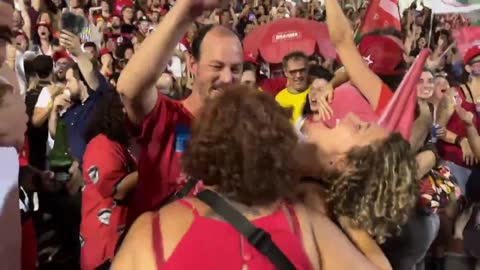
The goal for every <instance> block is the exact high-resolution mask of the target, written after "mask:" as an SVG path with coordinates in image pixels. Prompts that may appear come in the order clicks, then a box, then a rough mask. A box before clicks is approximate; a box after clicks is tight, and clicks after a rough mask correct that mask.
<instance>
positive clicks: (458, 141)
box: [455, 136, 465, 147]
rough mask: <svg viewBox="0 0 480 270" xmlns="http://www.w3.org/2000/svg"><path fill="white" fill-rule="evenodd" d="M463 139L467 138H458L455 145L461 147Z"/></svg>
mask: <svg viewBox="0 0 480 270" xmlns="http://www.w3.org/2000/svg"><path fill="white" fill-rule="evenodd" d="M463 139H465V137H462V136H457V138H455V145H456V146H458V147H461V145H460V144H461V143H462V141H463Z"/></svg>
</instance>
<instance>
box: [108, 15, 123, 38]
mask: <svg viewBox="0 0 480 270" xmlns="http://www.w3.org/2000/svg"><path fill="white" fill-rule="evenodd" d="M110 23H111V32H112V34H116V35H121V34H122V20H121V19H120V17H119V16H117V15H113V16H112V17H111V18H110Z"/></svg>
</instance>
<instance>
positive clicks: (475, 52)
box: [463, 45, 480, 65]
mask: <svg viewBox="0 0 480 270" xmlns="http://www.w3.org/2000/svg"><path fill="white" fill-rule="evenodd" d="M479 55H480V45H477V46H474V47H471V48H470V49H468V51H467V52H466V53H465V56H464V57H463V63H464V64H465V65H466V64H468V63H469V62H470V61H472V59H473V58H475V57H476V56H479Z"/></svg>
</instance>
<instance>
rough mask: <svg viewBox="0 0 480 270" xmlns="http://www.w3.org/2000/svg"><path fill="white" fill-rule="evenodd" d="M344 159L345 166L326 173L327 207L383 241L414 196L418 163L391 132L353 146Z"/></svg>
mask: <svg viewBox="0 0 480 270" xmlns="http://www.w3.org/2000/svg"><path fill="white" fill-rule="evenodd" d="M346 163H347V164H346V169H343V170H342V171H337V172H334V173H333V174H332V175H330V176H329V180H330V182H331V186H330V190H329V195H328V200H327V201H328V205H329V208H330V210H331V211H332V213H333V215H334V216H335V217H341V216H344V217H348V218H350V219H351V220H352V221H353V225H354V226H356V227H358V228H361V229H364V230H366V231H367V232H368V233H369V234H370V235H371V236H373V237H374V238H375V239H376V241H377V242H379V243H383V242H384V241H385V238H387V237H390V236H393V235H395V234H397V233H399V232H400V226H401V225H403V224H405V223H406V222H407V219H408V217H409V215H410V213H411V211H412V209H413V207H414V205H415V203H416V200H417V193H418V190H417V187H418V185H417V179H416V171H417V170H416V168H417V167H416V166H417V164H416V160H415V156H414V154H413V153H412V152H411V150H410V145H409V143H408V142H407V141H405V140H404V139H403V137H402V136H401V135H400V134H399V133H393V134H391V135H390V136H389V137H388V138H387V139H385V140H382V141H377V142H374V143H373V144H370V145H367V146H362V147H356V148H354V149H352V150H351V151H350V152H349V153H348V154H347V157H346Z"/></svg>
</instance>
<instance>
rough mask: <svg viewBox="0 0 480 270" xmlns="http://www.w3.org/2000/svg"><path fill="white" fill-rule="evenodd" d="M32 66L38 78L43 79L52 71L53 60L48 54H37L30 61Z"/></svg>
mask: <svg viewBox="0 0 480 270" xmlns="http://www.w3.org/2000/svg"><path fill="white" fill-rule="evenodd" d="M32 67H33V70H34V71H35V73H36V74H37V75H38V77H39V78H40V79H45V78H47V77H48V76H50V74H52V71H53V60H52V57H50V56H48V55H43V54H42V55H38V56H37V57H35V59H33V61H32Z"/></svg>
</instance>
